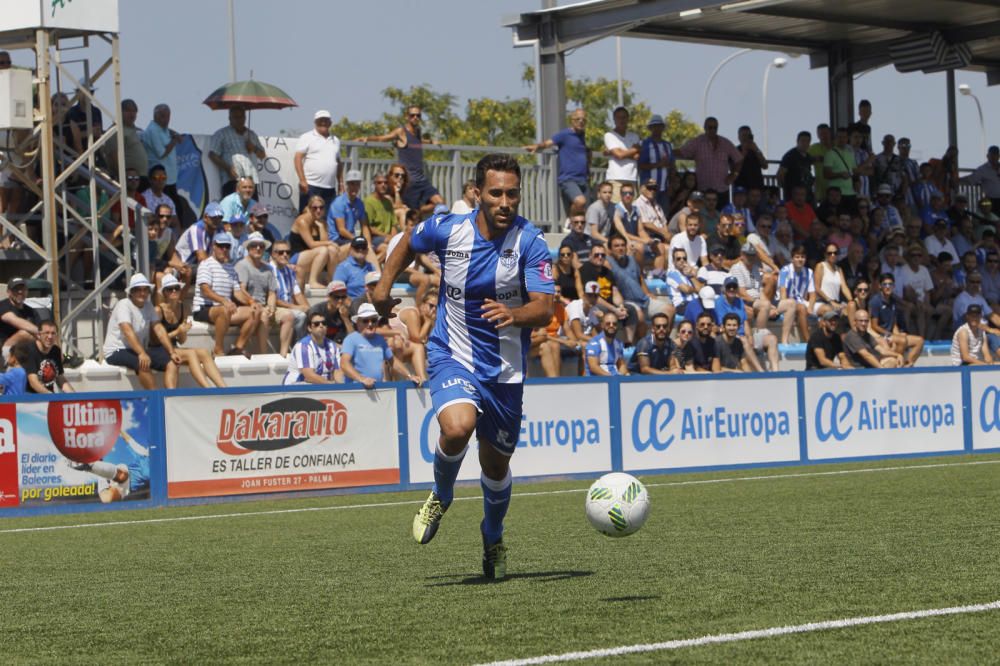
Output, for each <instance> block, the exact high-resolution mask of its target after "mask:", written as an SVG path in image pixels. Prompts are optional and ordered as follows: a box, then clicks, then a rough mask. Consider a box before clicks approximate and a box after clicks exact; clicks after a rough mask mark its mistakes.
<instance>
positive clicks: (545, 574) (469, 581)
mask: <svg viewBox="0 0 1000 666" xmlns="http://www.w3.org/2000/svg"><path fill="white" fill-rule="evenodd" d="M592 575H594V572H593V571H528V572H525V573H512V574H508V575H507V577H506V578H504V580H519V579H521V580H537V581H540V582H543V583H549V582H555V581H559V580H569V579H571V578H582V577H584V576H592ZM427 580H440V581H441V582H437V583H428V584H427V587H447V586H451V585H493V584H495V583H498V582H503V581H495V580H491V579H489V578H484V577H483V576H482V575H473V576H470V575H467V574H451V575H447V576H428V577H427Z"/></svg>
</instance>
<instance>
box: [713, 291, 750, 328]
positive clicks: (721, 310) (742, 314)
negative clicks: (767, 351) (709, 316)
mask: <svg viewBox="0 0 1000 666" xmlns="http://www.w3.org/2000/svg"><path fill="white" fill-rule="evenodd" d="M730 312H732V313H733V314H735V315H736V316H737V317H739V318H740V330H739V334H740V335H743V324H744V323H746V320H747V310H746V308H745V307H744V306H743V299H742V298H737V299H736V300H735V301H733V302H732V303H730V302H729V299H727V298H726V297H722V298H720V299H718V300H717V301H715V323H716V324H718V325H719V326H722V319H723V318H724V317H725V316H726V315H727V314H729V313H730Z"/></svg>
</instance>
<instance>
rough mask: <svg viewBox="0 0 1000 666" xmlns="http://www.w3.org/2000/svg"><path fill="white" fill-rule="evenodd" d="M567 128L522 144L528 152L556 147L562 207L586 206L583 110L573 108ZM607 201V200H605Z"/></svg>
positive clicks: (586, 154) (587, 152)
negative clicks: (535, 141) (536, 141)
mask: <svg viewBox="0 0 1000 666" xmlns="http://www.w3.org/2000/svg"><path fill="white" fill-rule="evenodd" d="M569 124H570V127H568V128H567V129H563V130H560V131H559V132H556V133H555V134H553V135H552V138H551V139H546V140H545V141H542V142H541V143H534V144H530V145H527V146H525V149H527V150H528V152H530V153H534V152H535V151H537V150H544V149H545V148H551V147H552V146H555V147H556V148H558V149H559V159H558V162H559V171H558V175H557V176H556V181H557V182H558V183H559V194H560V195H561V196H562V200H563V209H564V210H566V211H567V212H569V210H570V208H572V207H573V206H574V205H578V206H586V205H587V202H588V201H589V200H590V148H588V147H587V141H586V129H587V112H586V111H584V110H583V109H575V110H574V111H573V113H571V114H570V116H569ZM609 201H610V199H609Z"/></svg>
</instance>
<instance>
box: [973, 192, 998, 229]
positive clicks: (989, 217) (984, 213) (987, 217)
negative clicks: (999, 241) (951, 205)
mask: <svg viewBox="0 0 1000 666" xmlns="http://www.w3.org/2000/svg"><path fill="white" fill-rule="evenodd" d="M972 217H973V218H974V219H975V220H976V224H977V225H980V226H983V225H990V226H992V227H994V228H996V227H998V226H1000V216H998V215H997V214H996V213H995V212H994V211H993V200H992V199H990V198H989V197H982V198H980V199H979V210H977V211H976V212H975V213H973V214H972Z"/></svg>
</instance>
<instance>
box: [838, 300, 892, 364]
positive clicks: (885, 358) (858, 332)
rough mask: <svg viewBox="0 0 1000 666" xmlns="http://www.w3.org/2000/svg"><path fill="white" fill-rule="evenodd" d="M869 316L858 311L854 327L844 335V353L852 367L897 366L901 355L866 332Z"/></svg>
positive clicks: (869, 321)
mask: <svg viewBox="0 0 1000 666" xmlns="http://www.w3.org/2000/svg"><path fill="white" fill-rule="evenodd" d="M870 323H871V317H870V316H869V314H868V313H867V312H859V313H858V314H857V315H856V316H855V317H854V327H853V328H852V329H851V330H850V331H848V332H847V335H845V336H844V354H845V355H846V357H847V360H848V361H849V362H850V364H851V367H854V368H898V367H899V366H900V364H901V362H902V357H901V356H900V355H899V354H897V353H896V352H894V351H892V350H891V349H889V346H888V345H886V344H885V343H884V342H883V341H882V340H880V339H876V338H875V337H874V336H872V334H871V333H869V332H868V325H869V324H870Z"/></svg>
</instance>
